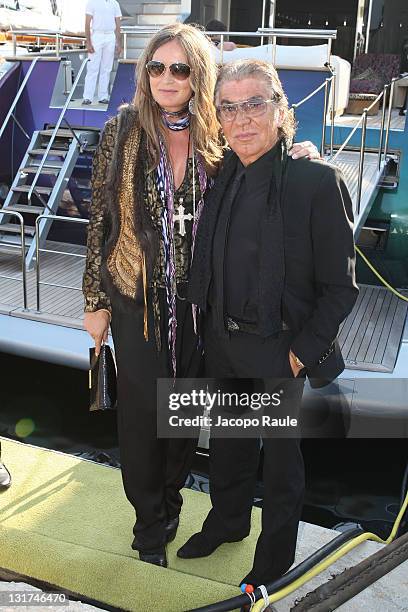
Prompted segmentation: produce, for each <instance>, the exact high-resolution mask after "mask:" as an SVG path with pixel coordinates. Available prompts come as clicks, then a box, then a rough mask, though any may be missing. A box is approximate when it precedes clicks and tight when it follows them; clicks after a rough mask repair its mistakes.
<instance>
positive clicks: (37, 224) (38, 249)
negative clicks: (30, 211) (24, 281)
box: [35, 215, 89, 312]
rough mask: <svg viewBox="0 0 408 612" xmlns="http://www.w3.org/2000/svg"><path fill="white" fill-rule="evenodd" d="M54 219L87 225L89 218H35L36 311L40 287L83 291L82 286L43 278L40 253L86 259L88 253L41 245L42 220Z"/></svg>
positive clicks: (38, 305)
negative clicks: (50, 281) (46, 247)
mask: <svg viewBox="0 0 408 612" xmlns="http://www.w3.org/2000/svg"><path fill="white" fill-rule="evenodd" d="M49 219H52V220H53V221H67V222H70V223H82V224H83V225H87V224H88V223H89V221H88V219H79V218H78V217H62V216H59V215H39V216H38V217H37V218H36V220H35V253H36V266H35V270H36V295H37V298H36V311H37V312H40V306H41V301H40V287H41V285H46V286H47V287H57V288H59V289H72V290H73V291H82V287H73V286H71V285H62V284H61V283H48V282H45V281H42V280H41V261H40V253H54V254H55V255H67V256H69V257H79V258H80V259H85V258H86V255H82V254H81V253H70V252H69V251H57V250H55V249H45V248H41V247H40V223H41V221H44V222H47V220H49Z"/></svg>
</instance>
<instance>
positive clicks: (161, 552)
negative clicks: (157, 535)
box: [132, 516, 179, 567]
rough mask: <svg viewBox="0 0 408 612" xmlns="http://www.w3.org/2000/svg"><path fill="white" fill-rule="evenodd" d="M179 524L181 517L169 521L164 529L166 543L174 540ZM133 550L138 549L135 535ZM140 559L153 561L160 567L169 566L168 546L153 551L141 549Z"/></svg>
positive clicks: (148, 561)
mask: <svg viewBox="0 0 408 612" xmlns="http://www.w3.org/2000/svg"><path fill="white" fill-rule="evenodd" d="M178 526H179V517H178V516H176V518H174V519H172V520H171V521H169V522H168V523H167V525H166V527H165V529H164V533H165V541H166V544H167V543H168V542H172V541H173V540H174V538H175V537H176V533H177V528H178ZM132 548H133V550H138V548H139V547H138V543H137V538H136V537H135V538H134V540H133V543H132ZM139 559H140V560H141V561H144V562H145V563H152V564H153V565H158V566H159V567H167V556H166V548H165V546H163V547H162V548H159V549H157V550H155V551H154V552H151V551H139Z"/></svg>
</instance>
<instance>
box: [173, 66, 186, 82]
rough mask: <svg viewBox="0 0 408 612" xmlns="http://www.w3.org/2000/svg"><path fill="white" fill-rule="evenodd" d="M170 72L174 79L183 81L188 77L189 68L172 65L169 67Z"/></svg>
mask: <svg viewBox="0 0 408 612" xmlns="http://www.w3.org/2000/svg"><path fill="white" fill-rule="evenodd" d="M170 72H171V74H172V75H173V76H174V78H175V79H179V80H180V81H184V80H185V79H188V77H189V76H190V66H188V65H187V64H172V65H171V66H170Z"/></svg>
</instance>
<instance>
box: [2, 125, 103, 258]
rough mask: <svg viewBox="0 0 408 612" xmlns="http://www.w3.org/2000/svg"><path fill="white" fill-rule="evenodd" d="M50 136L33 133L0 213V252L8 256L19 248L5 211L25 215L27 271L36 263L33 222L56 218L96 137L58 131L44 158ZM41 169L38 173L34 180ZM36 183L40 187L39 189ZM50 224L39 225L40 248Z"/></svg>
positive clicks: (92, 133)
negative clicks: (72, 178) (81, 157)
mask: <svg viewBox="0 0 408 612" xmlns="http://www.w3.org/2000/svg"><path fill="white" fill-rule="evenodd" d="M53 134H54V130H53V129H48V130H40V131H36V132H34V133H33V136H32V138H31V141H30V144H29V146H28V149H27V151H26V153H25V155H24V158H23V160H22V162H21V165H20V167H19V169H18V171H17V173H16V176H15V178H14V181H13V183H12V185H11V188H10V191H9V193H8V195H7V198H6V200H5V202H4V204H3V207H2V208H1V209H0V250H6V251H7V252H9V251H10V249H11V248H13V247H18V248H21V233H20V225H19V224H17V223H16V222H15V215H11V214H7V211H10V212H11V211H13V212H19V213H24V214H27V215H29V217H28V218H29V219H30V220H31V221H32V223H31V224H28V223H27V217H26V219H25V220H26V223H25V224H24V234H25V243H26V248H27V252H26V267H27V269H30V268H31V267H32V265H33V262H34V259H35V249H36V244H35V239H34V236H35V218H36V217H38V216H39V215H44V216H48V215H55V214H57V210H58V206H59V203H60V201H61V198H62V196H63V193H64V190H65V189H66V188H67V185H68V181H69V179H70V176H71V174H72V171H73V170H74V168H75V164H76V162H77V159H78V157H79V155H80V154H81V153H82V152H83V151H84V150H85V149H86V148H87V147H89V146H93V145H95V144H96V143H97V142H98V136H99V135H98V132H97V131H94V130H85V129H82V128H80V129H75V128H73V129H59V130H58V131H57V132H56V134H55V137H54V139H53V142H52V148H51V149H50V150H49V151H48V154H47V148H48V146H49V144H50V140H51V138H52V137H53ZM40 168H41V171H40V173H39V174H38V176H37V173H38V170H39V169H40ZM37 179H38V180H40V181H41V182H42V183H43V184H42V185H38V184H37V182H36V180H37ZM33 183H34V188H33ZM34 196H35V197H34ZM21 198H23V201H21ZM51 224H52V219H48V220H45V221H43V222H40V223H39V243H40V248H42V247H43V246H44V244H45V240H46V238H47V235H48V232H49V230H50V227H51Z"/></svg>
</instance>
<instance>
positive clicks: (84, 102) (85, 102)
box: [82, 98, 92, 106]
mask: <svg viewBox="0 0 408 612" xmlns="http://www.w3.org/2000/svg"><path fill="white" fill-rule="evenodd" d="M90 104H92V100H88V98H84V99H83V100H82V106H89V105H90Z"/></svg>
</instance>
